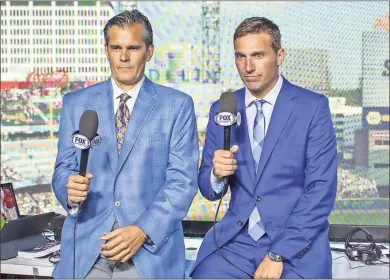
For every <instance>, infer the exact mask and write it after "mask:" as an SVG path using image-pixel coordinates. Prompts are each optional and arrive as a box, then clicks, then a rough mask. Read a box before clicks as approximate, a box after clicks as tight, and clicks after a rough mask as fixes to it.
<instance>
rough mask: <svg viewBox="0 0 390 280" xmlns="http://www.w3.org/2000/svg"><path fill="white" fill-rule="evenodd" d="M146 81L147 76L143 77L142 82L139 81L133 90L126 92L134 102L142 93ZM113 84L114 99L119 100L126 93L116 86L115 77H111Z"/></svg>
mask: <svg viewBox="0 0 390 280" xmlns="http://www.w3.org/2000/svg"><path fill="white" fill-rule="evenodd" d="M144 81H145V76H143V77H142V79H141V81H139V82H138V83H137V84H136V85H135V86H134V87H133V88H132V89H131V90H129V91H126V93H127V94H128V95H130V96H131V98H132V99H133V100H136V99H137V97H138V94H139V91H140V89H141V87H142V85H143V83H144ZM111 84H112V90H113V95H114V99H115V98H119V97H120V96H121V94H122V93H124V92H125V91H123V90H121V89H120V88H119V87H118V86H117V85H116V83H115V81H114V78H113V77H111Z"/></svg>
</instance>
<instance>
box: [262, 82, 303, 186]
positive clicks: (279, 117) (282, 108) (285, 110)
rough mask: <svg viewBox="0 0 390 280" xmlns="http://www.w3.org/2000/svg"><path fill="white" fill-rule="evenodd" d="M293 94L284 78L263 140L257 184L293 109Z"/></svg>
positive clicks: (292, 89) (291, 88)
mask: <svg viewBox="0 0 390 280" xmlns="http://www.w3.org/2000/svg"><path fill="white" fill-rule="evenodd" d="M283 79H284V78H283ZM295 96H296V92H295V90H294V88H293V86H292V85H291V84H290V83H289V82H288V81H287V80H286V79H284V81H283V86H282V89H281V91H280V93H279V96H278V98H277V100H276V103H275V108H274V111H273V112H272V117H271V121H270V124H269V126H268V131H267V135H266V137H265V140H264V147H263V151H262V153H261V156H260V163H259V167H258V170H257V176H256V185H257V184H258V182H259V180H260V177H261V175H262V173H263V171H264V167H265V166H266V164H267V162H268V159H269V157H270V156H271V154H272V151H273V150H274V148H275V145H276V143H277V141H278V139H279V136H280V134H281V133H282V131H283V129H284V127H285V125H286V123H287V121H288V119H289V118H290V115H291V113H292V111H293V109H294V106H295V100H294V97H295Z"/></svg>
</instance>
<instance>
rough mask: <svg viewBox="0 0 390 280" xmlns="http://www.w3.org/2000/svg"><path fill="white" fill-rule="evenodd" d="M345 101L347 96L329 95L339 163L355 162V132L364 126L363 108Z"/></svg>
mask: <svg viewBox="0 0 390 280" xmlns="http://www.w3.org/2000/svg"><path fill="white" fill-rule="evenodd" d="M345 102H346V98H345V97H329V107H330V111H331V114H332V121H333V127H334V130H335V133H336V141H337V153H338V155H339V164H353V163H354V160H355V156H354V149H355V134H356V131H357V130H360V129H361V128H362V108H361V107H356V106H348V105H345Z"/></svg>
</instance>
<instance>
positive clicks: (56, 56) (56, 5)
mask: <svg viewBox="0 0 390 280" xmlns="http://www.w3.org/2000/svg"><path fill="white" fill-rule="evenodd" d="M106 2H109V1H1V80H2V81H14V80H18V81H25V80H26V78H27V76H28V74H29V73H31V72H38V73H55V72H56V71H57V70H65V71H66V72H67V73H68V75H69V80H70V81H76V80H79V81H80V80H81V81H91V80H92V81H102V80H104V79H106V78H108V77H109V76H110V69H109V66H108V64H107V63H106V56H105V53H104V38H103V33H102V30H103V28H104V25H105V23H106V22H107V20H108V19H110V18H111V17H112V16H113V15H114V10H113V9H112V7H111V6H110V5H107V4H106Z"/></svg>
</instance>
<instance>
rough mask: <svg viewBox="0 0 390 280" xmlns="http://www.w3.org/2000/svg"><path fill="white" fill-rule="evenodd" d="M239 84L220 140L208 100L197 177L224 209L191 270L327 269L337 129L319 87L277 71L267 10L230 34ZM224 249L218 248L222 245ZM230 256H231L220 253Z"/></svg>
mask: <svg viewBox="0 0 390 280" xmlns="http://www.w3.org/2000/svg"><path fill="white" fill-rule="evenodd" d="M234 49H235V63H236V66H237V69H238V72H239V74H240V76H241V79H242V81H243V82H244V84H245V88H243V89H240V90H238V91H236V92H235V96H236V99H237V106H238V112H239V113H240V115H241V123H240V124H238V125H236V126H234V127H233V128H232V132H231V137H232V138H231V143H232V147H231V149H230V151H225V150H222V147H223V128H222V127H220V126H217V125H216V124H215V123H214V120H213V117H214V116H215V114H216V113H217V112H219V110H220V104H219V102H215V103H214V104H213V105H212V107H211V110H210V114H209V116H210V117H209V123H208V126H207V132H206V133H207V134H206V142H205V146H204V149H203V160H202V164H201V167H200V174H199V184H200V190H201V192H202V194H203V196H204V197H205V198H207V199H208V200H211V201H214V200H217V199H220V198H221V196H222V195H224V194H223V186H224V185H223V178H224V177H226V176H229V177H228V184H229V186H230V191H231V201H230V205H229V209H228V210H227V213H226V214H225V216H224V217H223V218H222V220H221V221H219V222H218V223H217V225H216V227H215V231H216V239H217V243H218V246H220V247H221V252H219V251H218V250H217V247H216V244H215V242H214V233H213V228H212V229H211V230H210V231H209V232H208V233H207V234H206V236H205V238H204V241H203V243H202V246H201V248H200V250H199V253H198V257H197V260H196V263H195V265H194V268H193V271H192V277H193V278H249V277H252V276H253V277H254V278H256V279H258V278H275V279H276V278H331V277H332V259H331V252H330V245H329V240H328V228H329V224H328V221H327V218H328V215H329V213H330V212H331V210H332V208H333V204H334V201H335V195H336V181H337V178H336V176H337V172H336V171H337V159H336V138H335V133H334V130H333V126H332V120H331V115H330V111H329V105H328V100H327V98H326V97H325V96H323V95H320V94H317V93H314V92H312V91H309V90H306V89H303V88H300V87H298V86H295V85H293V84H291V83H289V82H288V81H287V80H286V79H285V78H284V77H282V76H281V75H280V74H279V66H280V65H281V64H282V63H283V60H284V50H283V48H282V47H281V35H280V31H279V28H278V26H277V25H276V24H274V23H273V22H272V21H270V20H268V19H266V18H260V17H254V18H248V19H246V20H244V21H243V22H242V23H241V24H240V25H239V26H238V27H237V29H236V31H235V34H234ZM221 253H222V254H221ZM225 258H226V259H227V260H228V261H229V262H231V263H232V264H234V266H233V265H232V264H231V263H229V262H228V261H227V260H226V259H225Z"/></svg>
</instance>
